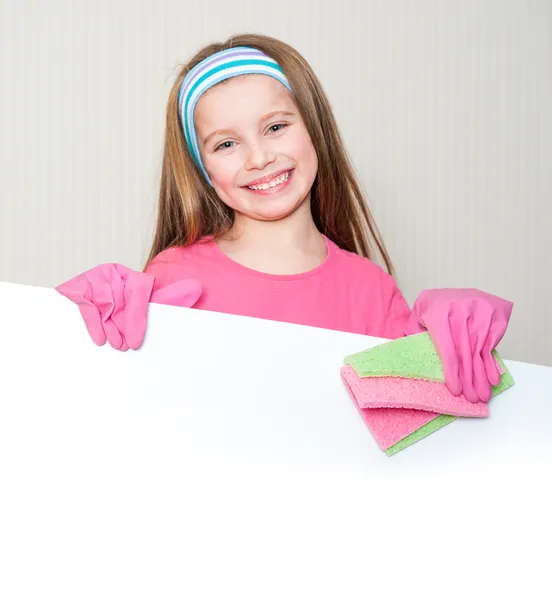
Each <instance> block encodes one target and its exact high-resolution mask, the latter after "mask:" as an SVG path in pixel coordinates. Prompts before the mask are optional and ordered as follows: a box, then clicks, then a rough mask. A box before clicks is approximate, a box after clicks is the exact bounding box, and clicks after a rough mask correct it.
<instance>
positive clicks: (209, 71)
mask: <svg viewBox="0 0 552 600" xmlns="http://www.w3.org/2000/svg"><path fill="white" fill-rule="evenodd" d="M250 74H258V75H270V76H271V77H274V78H275V79H277V80H278V81H279V82H280V83H282V84H283V85H285V86H286V88H287V89H288V90H289V91H290V92H291V86H290V85H289V83H288V80H287V78H286V76H285V75H284V72H283V71H282V68H281V67H280V65H279V64H278V63H277V62H276V61H275V60H274V59H272V58H270V57H269V56H267V55H266V54H264V52H261V51H260V50H257V49H256V48H248V47H245V46H243V47H240V46H238V47H236V48H230V49H228V50H222V51H221V52H217V53H216V54H213V55H211V56H209V57H208V58H206V59H205V60H203V61H202V62H200V63H199V64H198V65H196V66H195V67H194V68H193V69H191V70H190V72H189V73H188V74H187V75H186V77H185V78H184V81H183V82H182V85H181V86H180V91H179V92H178V112H179V114H180V119H181V122H182V128H183V129H184V135H185V137H186V142H187V144H188V148H189V150H190V153H191V155H192V158H193V159H194V161H195V163H196V164H197V166H198V167H200V168H201V170H202V171H203V174H204V176H205V179H207V182H208V183H209V184H210V185H211V186H212V185H213V184H212V183H211V179H210V178H209V175H208V174H207V171H206V170H205V167H204V165H203V162H202V160H201V155H200V153H199V144H198V141H197V135H196V130H195V124H194V111H195V107H196V104H197V102H198V100H199V99H200V98H201V96H202V94H204V93H205V92H206V91H207V90H208V89H209V88H212V87H213V86H214V85H216V84H217V83H220V82H221V81H224V80H225V79H229V78H230V77H236V76H238V75H250Z"/></svg>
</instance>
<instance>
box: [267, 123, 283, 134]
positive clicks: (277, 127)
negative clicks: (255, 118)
mask: <svg viewBox="0 0 552 600" xmlns="http://www.w3.org/2000/svg"><path fill="white" fill-rule="evenodd" d="M284 127H287V125H286V123H276V124H275V125H271V126H270V127H269V128H268V130H269V131H270V132H271V133H278V131H280V130H281V129H284Z"/></svg>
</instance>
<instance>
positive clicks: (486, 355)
mask: <svg viewBox="0 0 552 600" xmlns="http://www.w3.org/2000/svg"><path fill="white" fill-rule="evenodd" d="M506 327H507V322H505V321H504V319H503V318H501V317H500V316H499V317H498V318H496V317H495V318H494V319H493V322H492V323H491V327H490V328H489V334H488V336H487V339H486V340H485V345H484V346H483V350H482V354H483V360H484V362H485V370H486V372H487V378H488V379H489V381H490V383H491V385H493V386H497V385H498V384H499V383H500V379H501V371H502V369H501V367H500V365H499V364H498V362H497V360H496V358H495V357H494V356H493V354H492V353H493V350H494V349H495V348H496V347H497V346H498V344H499V343H500V341H501V340H502V338H503V337H504V334H505V332H506Z"/></svg>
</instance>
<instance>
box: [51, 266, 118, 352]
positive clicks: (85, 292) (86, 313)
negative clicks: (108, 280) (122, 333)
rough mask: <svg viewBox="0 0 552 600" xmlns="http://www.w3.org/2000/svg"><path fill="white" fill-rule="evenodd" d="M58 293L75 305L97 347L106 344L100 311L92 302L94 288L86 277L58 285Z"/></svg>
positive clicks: (78, 277)
mask: <svg viewBox="0 0 552 600" xmlns="http://www.w3.org/2000/svg"><path fill="white" fill-rule="evenodd" d="M55 289H56V291H57V292H58V293H59V294H61V295H62V296H65V298H67V299H68V300H71V302H73V303H75V304H76V305H77V306H78V308H79V312H80V314H81V317H82V319H83V321H84V324H85V325H86V329H87V330H88V334H89V335H90V337H91V338H92V341H93V342H94V343H95V344H96V345H97V346H103V345H104V344H105V342H106V336H105V331H104V328H103V325H102V318H101V314H100V311H99V309H98V308H97V306H96V305H95V304H94V302H93V301H92V299H91V298H92V294H93V291H92V286H91V284H90V282H89V281H88V280H87V279H86V276H85V275H78V276H77V277H74V278H73V279H70V280H69V281H66V282H65V283H62V284H60V285H58V286H57V287H56V288H55Z"/></svg>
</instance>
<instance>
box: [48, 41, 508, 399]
mask: <svg viewBox="0 0 552 600" xmlns="http://www.w3.org/2000/svg"><path fill="white" fill-rule="evenodd" d="M376 260H379V262H381V263H382V264H383V266H384V267H385V270H384V268H382V267H380V266H378V264H376ZM57 289H58V291H60V292H61V293H62V294H64V295H65V296H66V297H68V298H70V299H71V300H73V301H74V302H76V303H77V304H78V305H79V308H80V310H81V313H82V315H83V318H84V321H85V323H86V325H87V327H88V331H89V332H90V335H91V336H92V339H93V340H94V341H95V342H96V343H97V344H104V343H105V342H106V340H109V342H110V344H111V345H112V346H113V347H115V348H117V349H121V350H126V349H128V348H129V347H130V348H138V347H139V346H140V345H141V344H142V341H143V338H144V334H145V330H146V322H147V307H148V303H149V302H159V303H165V304H174V305H179V306H187V307H191V306H194V307H195V308H197V309H203V310H211V311H218V312H224V313H231V314H237V315H243V316H250V317H257V318H264V319H271V320H275V321H285V322H290V323H297V324H302V325H309V326H314V327H323V328H328V329H335V330H340V331H347V332H352V333H360V334H366V335H371V336H376V337H381V338H388V339H393V338H398V337H401V336H404V335H410V334H412V333H417V332H420V331H424V330H427V331H429V334H430V335H431V337H432V339H433V341H434V343H435V345H436V348H437V350H438V352H439V355H440V357H441V360H442V362H443V367H444V373H445V380H446V383H447V385H448V387H449V389H450V390H451V392H452V393H453V394H455V395H460V394H462V393H463V394H464V396H465V397H466V398H467V399H469V400H471V401H473V402H476V401H480V400H483V401H488V400H489V398H490V396H491V385H496V384H498V382H499V380H500V374H499V371H498V368H497V365H496V363H495V361H494V359H493V357H492V355H491V352H492V350H493V349H494V348H495V347H496V345H497V344H498V343H499V342H500V340H501V339H502V337H503V335H504V333H505V330H506V327H507V324H508V321H509V318H510V314H511V310H512V304H511V303H510V302H508V301H506V300H502V299H500V298H497V297H496V296H492V295H490V294H486V293H484V292H480V291H477V290H450V289H448V290H426V291H424V292H422V294H420V296H419V297H418V299H417V301H416V303H415V305H414V308H413V310H412V311H411V310H410V308H409V307H408V305H407V303H406V301H405V299H404V297H403V295H402V294H401V292H400V291H399V289H398V287H397V285H396V283H395V281H394V279H393V268H392V264H391V261H390V259H389V256H388V253H387V251H386V249H385V245H384V243H383V241H382V239H381V236H380V234H379V232H378V229H377V226H376V224H375V222H374V219H373V217H372V215H371V213H370V211H369V209H368V205H367V203H366V199H365V198H364V196H363V194H362V192H361V189H360V185H359V183H358V181H357V179H356V177H355V175H354V172H353V169H352V166H351V164H350V161H349V160H348V158H347V155H346V151H345V149H344V145H343V142H342V139H341V136H340V134H339V131H338V127H337V125H336V122H335V118H334V115H333V113H332V110H331V108H330V104H329V102H328V100H327V98H326V95H325V93H324V91H323V89H322V86H321V85H320V83H319V81H318V79H317V77H316V75H315V74H314V73H313V71H312V69H311V67H310V66H309V65H308V63H307V62H306V61H305V59H304V58H303V57H302V56H301V55H300V54H299V53H298V52H297V51H296V50H294V49H293V48H291V47H290V46H288V45H287V44H285V43H283V42H281V41H279V40H275V39H273V38H269V37H266V36H260V35H241V36H234V37H233V38H231V39H229V40H227V41H226V42H224V43H221V44H212V45H209V46H207V47H206V48H204V49H203V50H201V51H200V52H199V53H198V54H196V55H195V56H194V57H193V58H192V59H191V60H190V61H189V63H188V64H187V65H185V66H184V67H183V69H182V70H181V72H180V74H179V75H178V77H177V79H176V81H175V83H174V86H173V88H172V90H171V93H170V95H169V101H168V106H167V117H166V135H165V149H164V157H163V168H162V176H161V185H160V195H159V210H158V221H157V227H156V232H155V237H154V241H153V245H152V248H151V251H150V255H149V259H148V263H147V266H146V268H145V271H144V272H143V273H138V272H136V271H132V270H130V269H128V268H126V267H124V266H122V265H119V264H108V265H100V266H98V267H95V268H94V269H91V270H90V271H87V272H86V273H83V274H81V275H79V276H78V277H76V278H74V279H72V280H70V281H68V282H66V283H65V284H62V285H61V286H59V287H58V288H57Z"/></svg>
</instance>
